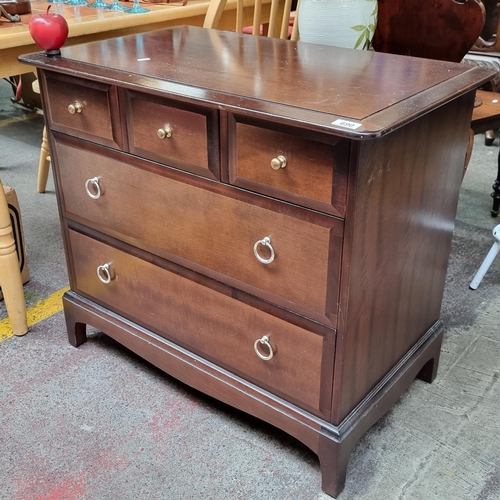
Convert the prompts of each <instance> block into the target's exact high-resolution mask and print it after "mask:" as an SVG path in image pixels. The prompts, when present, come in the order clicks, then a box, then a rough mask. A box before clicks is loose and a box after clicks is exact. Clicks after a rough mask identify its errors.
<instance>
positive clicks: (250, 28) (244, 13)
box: [203, 0, 300, 40]
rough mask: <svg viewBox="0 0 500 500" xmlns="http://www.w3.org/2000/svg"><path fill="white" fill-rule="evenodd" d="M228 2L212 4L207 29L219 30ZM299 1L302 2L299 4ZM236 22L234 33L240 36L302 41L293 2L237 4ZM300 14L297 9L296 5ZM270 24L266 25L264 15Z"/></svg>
mask: <svg viewBox="0 0 500 500" xmlns="http://www.w3.org/2000/svg"><path fill="white" fill-rule="evenodd" d="M227 1H228V0H211V2H210V5H209V7H208V11H207V14H206V16H205V22H204V23H203V27H204V28H215V29H220V28H221V26H220V19H221V17H222V13H223V12H224V8H225V7H226V4H227ZM299 1H300V0H299ZM236 2H237V8H236V20H235V25H234V26H231V29H233V30H234V31H236V32H237V33H243V32H245V33H251V34H252V35H261V34H263V35H267V36H269V37H273V38H282V39H287V38H288V39H291V40H297V39H298V37H299V32H298V26H297V22H296V16H294V15H293V14H292V13H291V8H292V0H271V1H270V3H263V2H262V0H251V1H244V0H236ZM297 10H298V5H297ZM266 14H267V15H268V19H269V21H267V18H266V21H265V22H263V18H264V15H266Z"/></svg>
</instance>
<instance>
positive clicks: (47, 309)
mask: <svg viewBox="0 0 500 500" xmlns="http://www.w3.org/2000/svg"><path fill="white" fill-rule="evenodd" d="M67 290H69V287H64V288H61V290H58V291H57V292H54V293H53V294H52V295H50V296H49V297H47V298H46V299H42V300H40V301H39V302H37V303H36V304H35V305H34V306H31V307H30V308H28V310H27V311H26V316H27V317H28V327H30V326H33V325H36V324H37V323H39V322H40V321H43V320H44V319H47V318H48V317H49V316H52V315H53V314H55V313H57V312H59V311H62V308H63V305H62V296H63V293H64V292H66V291H67ZM28 333H29V332H28ZM12 335H14V334H13V333H12V328H11V326H10V321H9V318H4V319H2V320H0V342H2V340H7V339H8V338H10V337H12Z"/></svg>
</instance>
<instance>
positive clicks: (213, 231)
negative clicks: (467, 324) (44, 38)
mask: <svg viewBox="0 0 500 500" xmlns="http://www.w3.org/2000/svg"><path fill="white" fill-rule="evenodd" d="M21 60H22V61H24V62H26V63H29V64H32V65H35V66H36V67H37V69H38V72H39V77H40V86H41V89H42V97H43V102H44V110H45V116H46V122H47V127H48V129H49V131H50V134H49V135H50V148H51V158H52V161H53V167H54V175H55V183H56V190H57V197H58V203H59V209H60V216H61V224H62V228H63V234H64V243H65V250H66V257H67V262H68V271H69V278H70V285H71V291H69V292H67V293H66V294H65V296H64V299H63V301H64V310H65V315H66V320H67V328H68V336H69V340H70V342H71V343H72V344H73V345H75V346H78V345H80V344H81V343H82V342H84V341H85V340H86V333H85V325H87V324H90V325H92V326H94V327H96V328H98V329H100V330H102V331H103V332H105V333H107V334H108V335H110V336H111V337H113V338H115V339H116V340H118V341H119V342H121V343H122V344H124V345H125V346H127V347H128V348H130V349H131V350H133V351H134V352H136V353H138V354H139V355H140V356H142V357H143V358H145V359H146V360H148V361H150V362H151V363H153V364H155V365H156V366H158V367H159V368H161V369H163V370H164V371H166V372H168V373H169V374H171V375H173V376H174V377H176V378H178V379H179V380H181V381H183V382H185V383H186V384H189V385H191V386H193V387H195V388H197V389H199V390H201V391H204V392H206V393H207V394H210V395H212V396H214V397H216V398H218V399H220V400H222V401H224V402H226V403H229V404H230V405H233V406H235V407H237V408H239V409H242V410H244V411H246V412H248V413H251V414H253V415H255V416H257V417H259V418H261V419H263V420H265V421H267V422H270V423H271V424H273V425H275V426H277V427H279V428H281V429H283V430H285V431H286V432H288V433H290V434H291V435H293V436H295V437H296V438H298V439H299V440H300V441H302V442H303V443H305V444H306V445H307V446H308V447H309V448H311V449H312V450H313V451H314V452H315V453H317V454H318V456H319V459H320V464H321V469H322V476H323V489H324V490H325V491H326V492H327V493H329V494H331V495H333V496H335V495H337V494H338V493H339V492H340V491H341V490H342V487H343V484H344V479H345V472H346V467H347V462H348V458H349V454H350V452H351V450H352V448H353V446H354V445H355V443H356V442H357V440H358V439H359V438H360V436H361V435H362V434H363V432H365V430H366V429H368V428H369V427H370V426H371V425H373V423H374V422H376V421H377V419H378V418H380V416H382V415H383V414H384V413H385V412H386V411H387V410H388V409H389V408H390V407H391V405H392V404H393V403H394V402H395V401H396V400H397V398H398V397H399V396H400V395H401V394H402V393H403V392H404V390H405V389H406V388H407V387H408V385H409V384H410V383H411V381H412V380H413V379H414V378H415V377H417V376H418V377H420V378H422V379H423V380H426V381H428V382H431V381H432V380H433V378H434V377H435V375H436V371H437V365H438V358H439V351H440V345H441V340H442V335H443V325H442V323H441V321H440V319H439V315H440V307H441V299H442V294H443V288H444V282H445V274H446V267H447V261H448V255H449V250H450V242H451V237H452V232H453V221H454V216H455V210H456V205H457V199H458V191H459V187H460V183H461V177H462V171H463V165H464V158H465V152H466V145H467V138H468V131H469V123H470V117H471V112H472V106H473V100H474V89H475V88H476V87H477V86H478V85H479V84H481V83H482V82H484V81H485V80H486V79H487V78H488V76H489V73H488V72H485V71H484V70H481V69H479V68H472V67H469V66H465V65H464V66H462V65H458V64H448V63H443V62H437V61H430V60H417V59H412V58H405V57H400V56H390V55H385V54H376V53H373V52H361V51H351V50H346V49H334V48H331V47H322V46H316V45H309V44H301V43H300V42H299V43H294V42H287V41H280V40H274V39H268V38H261V37H251V36H246V35H237V34H234V33H227V32H221V31H212V30H204V29H202V28H194V27H180V28H173V29H168V30H162V31H157V32H150V33H147V34H142V35H134V36H129V37H124V38H117V39H113V40H107V41H103V42H97V43H91V44H85V45H80V46H74V47H69V48H64V49H63V50H62V56H61V57H52V58H51V57H47V56H46V55H45V54H43V53H40V54H34V55H29V56H23V57H22V58H21Z"/></svg>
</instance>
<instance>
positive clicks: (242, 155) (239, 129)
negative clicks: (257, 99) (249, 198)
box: [229, 117, 349, 217]
mask: <svg viewBox="0 0 500 500" xmlns="http://www.w3.org/2000/svg"><path fill="white" fill-rule="evenodd" d="M229 133H230V135H229V137H230V139H229V141H230V142H229V144H230V147H229V151H230V155H229V182H230V183H231V184H235V185H237V186H241V187H244V188H246V189H250V190H252V191H257V192H260V193H264V194H268V195H270V196H273V197H275V198H279V199H282V200H286V201H290V202H292V203H296V204H298V205H303V206H306V207H309V208H312V209H315V210H320V211H322V212H326V213H329V214H332V215H337V216H340V217H344V216H345V207H346V196H347V166H348V161H349V141H347V140H345V139H343V140H339V139H337V138H335V137H330V136H321V137H323V138H324V139H325V140H327V141H330V143H325V142H320V141H319V140H313V138H312V137H314V136H311V137H307V138H306V137H303V136H299V135H294V134H293V133H291V132H290V133H285V132H281V131H276V130H271V129H270V128H265V127H264V126H255V125H251V124H248V123H242V122H239V121H237V119H235V118H234V117H232V118H230V119H229ZM302 133H304V132H302Z"/></svg>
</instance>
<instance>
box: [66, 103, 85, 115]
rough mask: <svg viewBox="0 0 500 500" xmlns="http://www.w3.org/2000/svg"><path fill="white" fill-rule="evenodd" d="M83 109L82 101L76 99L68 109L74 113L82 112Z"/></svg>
mask: <svg viewBox="0 0 500 500" xmlns="http://www.w3.org/2000/svg"><path fill="white" fill-rule="evenodd" d="M82 110H83V104H82V103H81V102H80V101H75V102H74V103H73V104H70V105H69V106H68V111H69V112H70V113H71V114H72V115H74V114H75V113H81V112H82Z"/></svg>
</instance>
